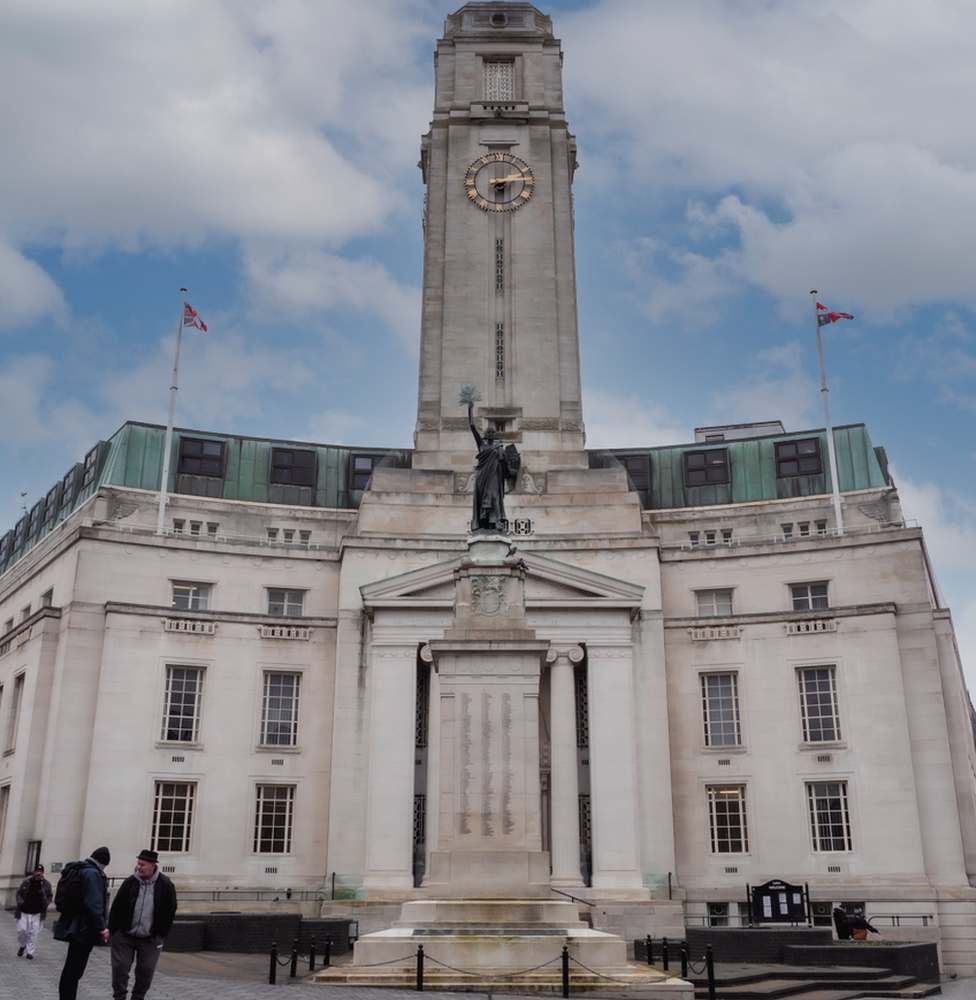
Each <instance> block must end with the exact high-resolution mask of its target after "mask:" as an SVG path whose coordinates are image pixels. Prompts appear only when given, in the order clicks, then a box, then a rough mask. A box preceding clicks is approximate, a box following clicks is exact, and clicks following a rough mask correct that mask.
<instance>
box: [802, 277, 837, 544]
mask: <svg viewBox="0 0 976 1000" xmlns="http://www.w3.org/2000/svg"><path fill="white" fill-rule="evenodd" d="M810 299H811V301H812V303H813V323H814V326H815V327H816V328H817V358H818V360H819V361H820V392H821V394H822V395H823V405H824V421H825V422H826V424H827V454H828V456H829V457H830V478H831V481H832V484H833V494H834V517H835V518H836V521H837V534H838V535H839V536H843V534H844V519H843V517H842V516H841V512H840V481H839V479H838V478H837V454H836V452H835V451H834V429H833V428H832V427H831V426H830V404H829V403H828V402H827V373H826V370H825V369H824V359H823V345H822V344H821V343H820V318H819V316H818V315H817V290H816V288H814V289H813V290H812V291H811V292H810Z"/></svg>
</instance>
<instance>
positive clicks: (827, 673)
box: [796, 667, 841, 743]
mask: <svg viewBox="0 0 976 1000" xmlns="http://www.w3.org/2000/svg"><path fill="white" fill-rule="evenodd" d="M796 678H797V683H798V684H799V690H800V717H801V719H802V720H803V742H804V743H823V742H831V741H834V740H839V739H840V738H841V736H840V715H839V713H838V711H837V672H836V670H835V668H834V667H804V668H803V669H802V670H798V671H797V672H796Z"/></svg>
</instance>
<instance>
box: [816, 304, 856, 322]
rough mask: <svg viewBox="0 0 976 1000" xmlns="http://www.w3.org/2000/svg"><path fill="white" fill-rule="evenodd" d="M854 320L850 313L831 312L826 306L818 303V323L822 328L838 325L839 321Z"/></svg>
mask: <svg viewBox="0 0 976 1000" xmlns="http://www.w3.org/2000/svg"><path fill="white" fill-rule="evenodd" d="M853 318H854V317H853V316H852V315H851V314H850V313H835V312H830V311H829V310H828V309H827V307H826V306H822V305H821V304H820V303H819V302H818V303H817V322H818V323H819V324H820V326H828V325H829V324H831V323H836V322H837V320H839V319H853Z"/></svg>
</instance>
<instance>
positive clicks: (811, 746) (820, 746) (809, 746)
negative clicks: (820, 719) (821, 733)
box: [798, 740, 847, 753]
mask: <svg viewBox="0 0 976 1000" xmlns="http://www.w3.org/2000/svg"><path fill="white" fill-rule="evenodd" d="M798 749H799V751H800V752H801V753H822V752H823V751H825V750H846V749H847V741H846V740H837V741H831V742H828V741H826V740H824V742H823V743H801V744H800V745H799V747H798Z"/></svg>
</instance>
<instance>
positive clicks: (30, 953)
mask: <svg viewBox="0 0 976 1000" xmlns="http://www.w3.org/2000/svg"><path fill="white" fill-rule="evenodd" d="M53 898H54V893H53V892H52V891H51V883H50V882H48V880H47V879H46V878H45V877H44V865H41V864H38V865H35V866H34V874H33V875H32V876H31V877H30V878H25V879H24V881H23V882H21V883H20V888H19V889H18V890H17V905H16V907H15V908H14V920H16V921H17V943H18V944H19V945H20V947H19V948H18V949H17V957H18V958H20V956H21V955H23V954H24V952H25V951H26V952H27V957H28V958H33V957H34V946H35V945H36V944H37V932H38V931H39V930H40V929H41V924H43V923H44V918H45V917H46V916H47V908H48V907H49V906H50V905H51V900H52V899H53Z"/></svg>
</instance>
